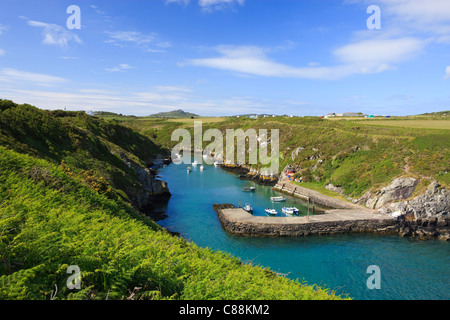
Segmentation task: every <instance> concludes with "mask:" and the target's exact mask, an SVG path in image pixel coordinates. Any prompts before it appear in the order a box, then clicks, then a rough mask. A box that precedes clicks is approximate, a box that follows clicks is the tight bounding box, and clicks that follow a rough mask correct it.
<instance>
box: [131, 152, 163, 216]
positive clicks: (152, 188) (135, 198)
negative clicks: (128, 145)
mask: <svg viewBox="0 0 450 320" xmlns="http://www.w3.org/2000/svg"><path fill="white" fill-rule="evenodd" d="M122 160H123V161H124V162H125V164H126V165H127V166H128V167H130V168H132V169H133V170H134V172H135V173H136V175H137V177H138V180H139V182H140V184H141V188H139V189H138V190H137V191H136V190H135V191H133V192H131V194H130V193H129V194H128V197H129V198H130V201H131V204H132V205H133V206H134V207H135V208H137V209H139V210H140V211H141V212H144V213H145V214H147V215H149V216H151V218H153V219H154V220H155V221H157V220H161V219H163V218H165V217H166V216H164V215H162V214H161V213H162V212H164V209H160V208H163V207H164V206H165V205H166V204H167V200H168V199H169V198H170V196H171V194H170V191H169V187H168V185H167V182H165V181H162V180H158V179H156V178H155V176H154V174H152V172H151V171H150V170H149V169H147V168H144V167H142V166H140V165H138V164H137V163H135V162H133V161H131V160H130V159H128V158H126V157H124V156H122Z"/></svg>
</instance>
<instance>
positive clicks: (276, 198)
mask: <svg viewBox="0 0 450 320" xmlns="http://www.w3.org/2000/svg"><path fill="white" fill-rule="evenodd" d="M270 200H271V201H273V202H283V201H286V198H285V197H283V196H281V197H270Z"/></svg>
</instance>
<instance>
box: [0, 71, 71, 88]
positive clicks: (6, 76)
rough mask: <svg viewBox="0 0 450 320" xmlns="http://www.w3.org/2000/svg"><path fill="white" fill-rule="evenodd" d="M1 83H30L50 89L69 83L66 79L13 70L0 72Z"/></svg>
mask: <svg viewBox="0 0 450 320" xmlns="http://www.w3.org/2000/svg"><path fill="white" fill-rule="evenodd" d="M0 81H2V82H8V83H16V82H20V83H22V82H28V83H31V84H34V85H38V86H43V87H50V86H53V85H56V84H59V83H65V82H67V80H66V79H64V78H60V77H55V76H51V75H47V74H41V73H32V72H27V71H21V70H16V69H11V68H3V69H1V70H0Z"/></svg>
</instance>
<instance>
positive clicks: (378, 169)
mask: <svg viewBox="0 0 450 320" xmlns="http://www.w3.org/2000/svg"><path fill="white" fill-rule="evenodd" d="M414 119H415V120H411V119H409V118H404V119H398V118H396V120H380V121H382V122H383V123H384V122H386V123H390V121H395V124H396V125H395V126H384V125H383V126H376V125H374V122H373V121H378V120H370V119H368V120H358V121H356V120H348V119H343V120H332V121H330V120H328V119H320V118H317V117H303V118H287V117H274V118H272V117H270V118H259V119H257V120H253V119H249V118H239V119H237V118H226V119H223V121H221V122H207V123H203V130H207V129H209V128H218V129H220V130H221V131H222V133H223V134H224V136H225V132H226V131H225V130H226V129H239V128H242V129H243V130H248V129H255V130H257V131H258V130H259V129H268V130H270V129H279V130H280V166H279V170H280V171H281V170H283V169H284V168H285V167H286V166H287V165H292V166H294V167H295V168H296V171H297V175H296V178H300V177H301V178H302V182H306V183H309V182H314V183H316V184H315V185H316V187H317V186H322V187H320V188H319V189H321V190H322V191H323V192H327V191H325V190H326V189H325V187H324V186H325V185H326V184H328V183H332V184H333V185H335V186H339V187H341V188H342V189H343V190H344V193H345V195H346V196H350V197H352V198H357V197H360V196H362V195H363V194H364V193H365V192H367V191H369V190H372V189H377V188H381V187H383V186H385V185H387V184H389V182H390V181H392V180H393V179H394V178H396V177H398V176H405V175H406V176H408V175H411V176H416V177H426V178H427V179H437V180H439V182H440V183H441V184H442V185H444V186H446V185H449V184H450V173H449V169H450V167H449V163H450V153H449V149H450V145H449V144H450V132H449V130H448V127H447V124H448V121H449V120H448V118H443V120H436V117H428V118H420V119H417V118H414ZM418 121H419V122H420V125H417V122H418ZM121 123H122V124H123V125H125V126H129V127H131V128H133V129H135V130H138V131H139V132H141V133H142V134H144V135H147V136H148V132H149V131H147V130H152V131H151V132H152V134H154V136H153V137H155V138H156V139H157V140H158V141H159V142H160V143H161V144H162V145H164V146H165V147H168V148H170V147H172V146H174V145H175V144H176V143H178V142H172V141H170V134H171V132H172V131H173V130H174V129H176V128H177V126H176V124H175V123H172V122H168V121H160V122H156V121H155V120H136V121H125V120H124V121H122V122H121ZM410 123H411V124H412V125H411V126H409V124H410ZM436 123H437V125H436ZM178 127H185V128H189V129H190V130H191V132H193V131H192V130H193V124H192V123H191V124H190V125H187V124H186V123H183V124H181V123H180V124H179V126H178ZM149 128H151V129H149ZM191 136H193V134H191ZM208 144H209V142H204V146H207V145H208ZM298 148H302V149H301V151H299V152H298V153H297V155H295V156H294V157H293V153H295V151H296V150H297V149H298ZM247 160H248V159H247ZM253 167H255V168H259V165H253Z"/></svg>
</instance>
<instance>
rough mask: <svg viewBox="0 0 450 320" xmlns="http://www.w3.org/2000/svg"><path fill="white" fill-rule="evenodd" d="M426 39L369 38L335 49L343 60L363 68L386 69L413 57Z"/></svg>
mask: <svg viewBox="0 0 450 320" xmlns="http://www.w3.org/2000/svg"><path fill="white" fill-rule="evenodd" d="M425 43H426V42H425V41H422V40H420V39H416V38H411V37H407V38H395V39H381V38H380V39H369V40H362V41H359V42H355V43H351V44H348V45H345V46H343V47H340V48H338V49H336V50H335V51H334V55H335V56H336V57H337V58H338V59H339V60H340V61H342V62H344V63H347V64H352V65H358V66H361V67H362V68H369V69H380V68H381V69H384V67H386V68H388V67H389V66H391V64H393V63H398V62H402V61H405V60H406V59H409V58H411V55H414V54H417V53H419V52H420V51H421V50H422V49H423V48H424V46H425Z"/></svg>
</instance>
